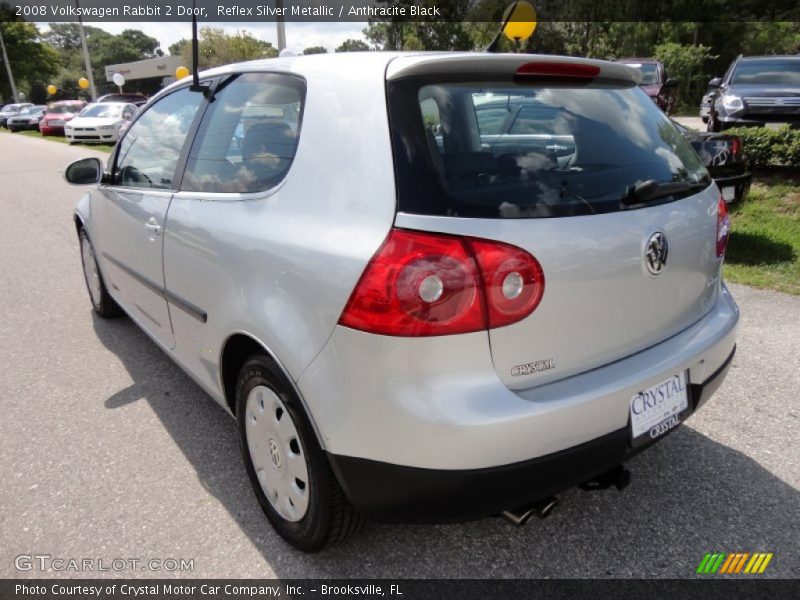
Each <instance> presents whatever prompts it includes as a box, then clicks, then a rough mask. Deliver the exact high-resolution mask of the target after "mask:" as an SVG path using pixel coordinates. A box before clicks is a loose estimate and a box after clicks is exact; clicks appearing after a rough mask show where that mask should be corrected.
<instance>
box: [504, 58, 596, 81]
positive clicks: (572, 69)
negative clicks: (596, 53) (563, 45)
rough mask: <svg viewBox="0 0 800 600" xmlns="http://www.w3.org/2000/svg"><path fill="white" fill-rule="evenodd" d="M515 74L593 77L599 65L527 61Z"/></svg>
mask: <svg viewBox="0 0 800 600" xmlns="http://www.w3.org/2000/svg"><path fill="white" fill-rule="evenodd" d="M516 74H517V76H520V75H521V76H525V75H536V76H551V77H576V78H579V79H594V78H595V77H597V76H598V75H599V74H600V67H598V66H595V65H582V64H578V63H558V62H529V63H525V64H524V65H522V66H520V67H519V68H518V69H517V73H516Z"/></svg>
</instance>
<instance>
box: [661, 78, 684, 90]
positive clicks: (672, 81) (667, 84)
mask: <svg viewBox="0 0 800 600" xmlns="http://www.w3.org/2000/svg"><path fill="white" fill-rule="evenodd" d="M680 82H681V81H680V79H673V78H672V77H670V78H669V79H667V80H666V81H665V82H664V87H665V88H674V87H678V84H679V83H680Z"/></svg>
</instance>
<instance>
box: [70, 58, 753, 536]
mask: <svg viewBox="0 0 800 600" xmlns="http://www.w3.org/2000/svg"><path fill="white" fill-rule="evenodd" d="M637 77H638V76H637V75H636V72H635V71H634V70H632V69H630V68H628V67H626V66H624V65H620V64H615V63H609V62H602V61H593V60H585V59H577V58H562V57H554V56H533V55H527V54H513V55H491V54H462V53H441V54H440V53H381V52H365V53H342V54H335V55H324V56H320V55H317V56H303V57H287V58H278V59H270V60H264V61H256V62H247V63H241V64H235V65H229V66H225V67H220V68H217V69H213V70H210V71H208V72H205V73H202V74H201V85H200V86H191V85H190V83H189V81H180V82H176V83H175V84H173V85H171V86H170V87H168V88H166V89H165V90H163V91H162V92H161V93H160V94H158V96H157V97H155V98H153V99H152V100H151V101H150V103H149V104H148V106H147V107H146V108H145V109H144V110H143V112H142V113H140V114H139V115H137V117H136V119H135V120H134V121H133V123H132V124H131V126H130V128H129V129H128V131H127V132H126V133H125V135H124V136H123V137H122V139H121V141H120V142H119V143H118V144H117V147H116V148H115V150H114V152H112V154H111V155H110V157H109V159H108V165H107V166H106V167H104V166H103V165H102V164H101V162H100V161H99V160H98V159H97V158H88V159H84V160H81V161H77V162H75V163H73V164H72V165H70V166H69V167H68V169H67V171H66V177H67V180H68V181H70V182H72V183H76V184H79V183H84V184H94V185H93V187H91V188H90V189H89V190H88V192H87V193H86V194H85V195H84V197H83V198H82V199H81V200H80V202H79V203H78V206H77V210H76V213H75V227H76V232H77V235H78V236H79V240H80V247H81V256H82V261H83V269H84V275H85V279H86V284H87V287H88V291H89V296H90V299H91V303H92V306H93V307H94V310H95V312H96V313H97V314H98V315H99V316H101V317H112V316H115V315H118V314H122V313H126V314H128V315H129V316H130V318H131V319H133V320H134V321H135V322H136V323H137V324H138V325H139V326H140V327H141V328H142V329H143V330H144V331H145V332H146V333H147V334H148V335H149V336H150V337H151V338H152V339H153V340H154V341H155V343H156V344H158V346H159V347H160V348H161V349H162V350H163V351H164V352H165V353H166V354H167V355H168V356H170V357H171V358H172V359H173V360H175V361H176V362H177V363H178V364H179V365H180V366H181V367H182V368H183V369H185V370H186V371H187V372H188V373H189V374H190V375H191V377H192V378H193V379H194V380H195V381H196V382H197V383H198V384H199V385H200V386H202V388H203V389H205V390H206V391H207V392H208V393H209V394H210V395H211V397H213V398H214V399H215V400H216V401H217V402H218V403H219V404H220V405H221V406H222V407H223V408H224V409H225V410H226V411H228V412H229V413H230V414H231V415H232V416H233V417H234V418H236V419H237V423H238V431H239V435H240V439H241V448H242V455H243V459H244V462H245V466H246V469H247V473H248V475H249V477H250V480H251V482H252V485H253V489H254V490H255V494H256V497H257V499H258V501H259V502H260V504H261V506H262V508H263V510H264V512H265V513H266V515H267V518H268V519H269V521H270V522H271V523H272V525H273V526H274V527H275V529H276V530H277V531H278V532H279V533H280V535H282V536H283V537H284V538H285V539H287V540H288V541H289V542H291V543H292V544H294V545H295V546H297V547H298V548H301V549H303V550H306V551H314V550H319V549H320V548H322V547H324V546H325V545H327V544H330V543H333V542H336V541H338V540H341V539H343V538H345V537H347V536H348V535H349V534H351V533H352V532H353V531H355V530H356V529H358V526H359V524H360V523H361V522H362V516H363V515H366V516H369V517H373V518H375V519H379V520H385V521H395V522H402V521H405V522H436V521H453V520H463V519H474V518H479V517H484V516H488V515H494V514H504V515H505V516H506V517H507V518H508V519H509V520H511V521H512V522H515V523H522V522H524V521H525V520H526V519H527V517H528V516H529V515H531V514H538V515H540V516H546V515H547V514H548V513H549V511H550V510H551V509H552V507H553V506H554V504H555V499H554V498H555V496H556V494H558V493H559V492H561V491H563V490H565V489H567V488H570V487H572V486H575V485H579V484H583V487H585V488H588V489H597V488H603V487H608V486H610V485H614V486H616V487H618V488H620V489H621V488H623V487H625V485H626V484H627V483H628V480H629V477H630V474H629V473H628V471H626V469H625V468H624V467H623V466H622V464H623V463H624V462H625V461H626V460H627V459H628V458H630V457H631V456H633V455H634V454H636V453H638V452H639V451H641V450H643V449H645V448H647V447H648V446H650V445H652V444H653V443H655V442H656V441H658V440H660V439H663V438H664V436H665V435H667V434H668V433H669V432H670V431H673V430H674V429H675V428H676V427H678V426H679V425H680V424H681V423H682V422H683V421H684V420H686V419H687V418H688V417H689V416H690V415H691V414H692V413H694V411H696V410H697V409H698V407H700V406H701V405H702V404H703V403H704V402H705V401H706V400H708V398H709V396H710V395H711V394H713V392H714V391H715V390H716V388H717V387H718V386H719V385H720V383H721V382H722V380H723V378H724V377H725V374H726V372H727V370H728V368H729V367H730V365H731V362H732V359H733V355H734V351H735V347H736V326H737V322H738V318H739V313H738V309H737V307H736V304H735V302H734V300H733V298H732V297H731V295H730V293H729V292H728V290H727V288H726V287H725V285H724V284H723V282H722V265H723V261H724V253H725V248H726V244H727V240H728V230H729V217H728V211H727V207H726V204H725V202H724V200H722V198H721V195H720V191H719V189H718V188H717V186H716V184H715V183H714V182H713V181H712V180H711V178H710V177H709V174H708V172H707V171H706V169H705V167H704V166H703V165H702V164H701V163H700V160H699V158H698V156H697V154H696V153H695V152H694V150H692V148H691V146H690V145H689V143H688V142H687V141H686V139H684V137H683V136H682V135H681V133H680V132H679V131H678V130H677V129H676V128H675V127H674V126H673V124H672V123H671V122H670V120H669V119H668V118H667V117H666V116H665V115H664V113H662V112H661V110H659V108H658V107H657V106H656V105H655V104H654V103H653V102H652V101H651V100H650V99H649V98H648V97H647V95H646V94H645V93H644V92H643V91H642V90H641V89H640V88H639V87H638V86H637V85H636V84H637V81H636V78H637ZM512 100H513V102H512ZM478 105H480V107H481V110H480V111H478V110H476V106H478ZM478 113H480V114H478ZM96 326H97V327H102V326H103V325H102V323H98V324H97V325H96ZM120 443H123V441H120ZM678 450H680V451H681V452H683V451H685V449H682V448H678V447H677V446H673V447H672V448H668V449H665V452H666V454H669V453H670V452H677V451H678ZM696 450H697V452H698V453H699V452H702V448H701V447H698V448H696ZM697 458H698V460H702V456H698V457H697ZM684 459H685V457H680V459H679V460H678V459H676V461H675V462H676V464H679V463H681V462H682V461H683V460H684ZM648 464H654V463H647V462H645V463H640V468H647V465H648ZM660 464H662V465H663V464H666V465H667V466H666V467H664V468H666V469H669V461H666V462H665V461H660ZM661 475H663V477H665V478H670V480H672V479H673V478H674V477H675V476H676V474H675V473H663V474H655V476H661ZM652 477H653V475H649V476H648V478H651V479H652ZM689 501H690V499H687V502H689Z"/></svg>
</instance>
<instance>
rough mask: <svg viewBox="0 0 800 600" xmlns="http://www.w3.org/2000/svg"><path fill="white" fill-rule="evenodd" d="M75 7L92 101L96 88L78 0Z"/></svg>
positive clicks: (95, 96) (95, 95)
mask: <svg viewBox="0 0 800 600" xmlns="http://www.w3.org/2000/svg"><path fill="white" fill-rule="evenodd" d="M75 8H77V9H78V25H79V31H80V34H81V47H82V48H83V62H84V64H85V65H86V78H87V79H88V80H89V94H90V95H91V97H92V102H94V101H95V100H97V90H96V89H95V87H94V75H93V74H92V61H90V60H89V49H88V48H87V47H86V34H85V33H84V31H83V19H81V15H80V8H81V7H80V5H79V4H78V0H75Z"/></svg>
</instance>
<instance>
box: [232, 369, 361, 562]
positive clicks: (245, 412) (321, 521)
mask: <svg viewBox="0 0 800 600" xmlns="http://www.w3.org/2000/svg"><path fill="white" fill-rule="evenodd" d="M236 418H237V422H238V426H239V440H240V445H241V450H242V457H243V459H244V463H245V468H246V469H247V475H248V476H249V477H250V483H251V484H252V486H253V490H254V492H255V494H256V497H257V498H258V502H259V504H261V508H262V510H263V511H264V513H265V514H266V516H267V519H268V520H269V522H270V523H271V524H272V526H273V527H274V528H275V530H276V531H277V532H278V534H279V535H280V536H281V537H282V538H283V539H285V540H286V541H287V542H289V543H290V544H291V545H292V546H294V547H295V548H298V549H299V550H302V551H304V552H317V551H319V550H322V549H323V548H325V547H326V546H329V545H332V544H335V543H337V542H340V541H343V540H344V539H346V538H348V537H349V536H350V535H352V534H353V533H355V532H356V531H358V530H359V529H361V527H362V525H363V523H364V519H363V517H362V516H361V515H359V514H358V513H357V512H356V511H355V509H354V508H353V506H352V505H351V504H350V502H349V501H348V500H347V498H346V497H345V495H344V492H343V491H342V488H341V487H340V486H339V482H338V481H337V480H336V476H335V475H334V474H333V471H332V470H331V467H330V465H329V463H328V460H327V458H326V456H325V453H324V452H323V451H322V449H321V448H320V445H319V443H318V442H317V437H316V435H315V433H314V430H313V428H312V427H311V424H310V422H309V420H308V418H307V417H306V414H305V411H304V409H303V406H302V405H301V403H300V400H299V399H298V397H297V395H296V393H295V392H294V389H293V387H292V386H291V384H290V383H289V382H288V380H287V379H286V376H285V375H284V374H283V372H282V371H280V369H278V368H277V367H276V366H275V364H274V363H273V361H271V360H270V359H269V358H268V357H267V356H265V355H260V354H257V355H254V356H252V357H250V358H249V359H248V360H247V362H245V364H244V366H243V367H242V370H241V373H240V374H239V379H238V382H237V385H236ZM287 419H288V420H287ZM268 495H269V498H268Z"/></svg>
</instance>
